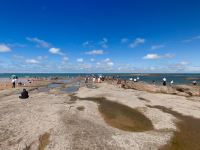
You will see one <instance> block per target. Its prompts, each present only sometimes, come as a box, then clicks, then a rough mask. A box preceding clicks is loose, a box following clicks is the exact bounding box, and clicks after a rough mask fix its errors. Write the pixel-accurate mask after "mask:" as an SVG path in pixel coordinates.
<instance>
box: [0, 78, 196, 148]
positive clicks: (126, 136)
mask: <svg viewBox="0 0 200 150" xmlns="http://www.w3.org/2000/svg"><path fill="white" fill-rule="evenodd" d="M47 87H48V88H47ZM77 87H78V88H77ZM20 90H21V89H20V88H17V89H7V90H1V91H0V95H1V97H0V115H1V117H0V149H6V150H11V149H12V150H13V149H33V150H35V149H40V150H42V149H61V150H62V149H127V150H128V149H134V150H141V149H142V150H145V149H146V150H149V149H152V150H154V149H169V150H171V149H181V148H182V149H191V148H192V149H199V148H200V145H199V142H198V139H199V137H200V134H199V133H200V132H199V126H198V125H200V109H199V108H200V97H199V96H188V95H184V94H183V95H179V94H166V93H161V92H156V91H154V92H149V91H147V90H141V89H140V90H136V89H131V88H130V87H129V89H125V88H122V87H121V86H119V85H118V84H116V83H115V82H114V81H113V82H112V83H111V82H108V81H104V82H102V83H95V84H92V85H90V83H88V85H87V86H85V85H84V80H83V78H78V79H73V80H69V79H67V80H64V79H62V80H52V81H51V82H50V85H46V86H44V85H43V86H38V87H37V88H35V87H29V88H28V90H29V96H30V97H29V98H28V99H25V100H21V99H19V98H18V97H19V93H20ZM11 91H12V92H11ZM194 124H196V125H194ZM187 141H189V142H187Z"/></svg>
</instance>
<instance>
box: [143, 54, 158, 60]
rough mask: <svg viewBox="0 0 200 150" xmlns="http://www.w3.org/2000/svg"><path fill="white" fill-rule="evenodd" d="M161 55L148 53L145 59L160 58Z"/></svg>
mask: <svg viewBox="0 0 200 150" xmlns="http://www.w3.org/2000/svg"><path fill="white" fill-rule="evenodd" d="M158 58H160V56H159V55H158V54H147V55H146V56H144V57H143V59H158Z"/></svg>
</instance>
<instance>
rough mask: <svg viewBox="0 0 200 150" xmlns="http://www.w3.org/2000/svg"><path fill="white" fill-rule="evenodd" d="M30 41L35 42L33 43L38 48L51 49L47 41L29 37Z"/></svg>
mask: <svg viewBox="0 0 200 150" xmlns="http://www.w3.org/2000/svg"><path fill="white" fill-rule="evenodd" d="M26 39H27V40H28V41H30V42H33V43H36V44H37V45H36V46H37V47H43V48H48V47H50V44H49V43H48V42H46V41H44V40H41V39H39V38H36V37H34V38H33V37H27V38H26Z"/></svg>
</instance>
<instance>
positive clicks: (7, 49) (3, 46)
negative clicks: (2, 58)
mask: <svg viewBox="0 0 200 150" xmlns="http://www.w3.org/2000/svg"><path fill="white" fill-rule="evenodd" d="M10 51H11V48H10V47H9V46H7V45H6V44H0V53H5V52H10Z"/></svg>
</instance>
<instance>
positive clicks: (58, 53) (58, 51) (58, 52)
mask: <svg viewBox="0 0 200 150" xmlns="http://www.w3.org/2000/svg"><path fill="white" fill-rule="evenodd" d="M49 52H50V53H52V54H57V55H64V54H63V53H62V52H61V51H60V48H55V47H52V48H50V49H49Z"/></svg>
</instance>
